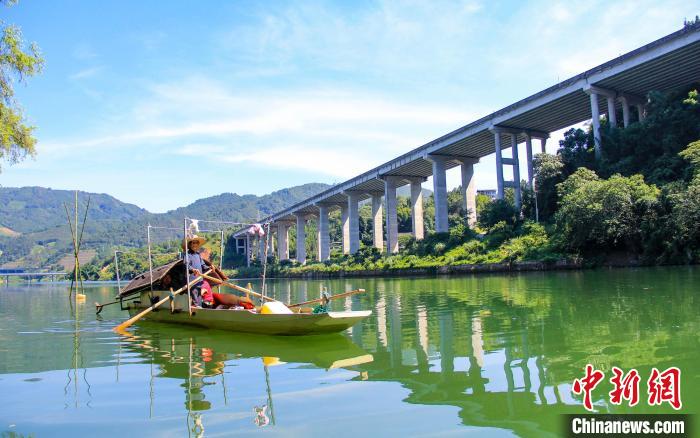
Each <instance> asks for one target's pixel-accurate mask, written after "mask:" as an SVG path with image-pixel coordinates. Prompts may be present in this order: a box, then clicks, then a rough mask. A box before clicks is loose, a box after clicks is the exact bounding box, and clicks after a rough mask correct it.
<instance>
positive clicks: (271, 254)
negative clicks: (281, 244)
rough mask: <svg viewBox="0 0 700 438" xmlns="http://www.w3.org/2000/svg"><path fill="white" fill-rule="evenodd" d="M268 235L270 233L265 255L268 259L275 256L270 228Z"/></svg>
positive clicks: (272, 232)
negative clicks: (266, 254) (268, 256)
mask: <svg viewBox="0 0 700 438" xmlns="http://www.w3.org/2000/svg"><path fill="white" fill-rule="evenodd" d="M268 233H270V236H269V239H270V240H268V247H267V253H268V254H269V255H270V257H274V256H275V235H274V231H273V229H272V226H270V227H269V229H268Z"/></svg>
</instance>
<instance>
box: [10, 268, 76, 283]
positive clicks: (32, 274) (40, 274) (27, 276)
mask: <svg viewBox="0 0 700 438" xmlns="http://www.w3.org/2000/svg"><path fill="white" fill-rule="evenodd" d="M12 271H19V272H7V271H5V272H0V276H2V277H5V284H9V283H10V277H15V278H17V277H18V278H23V279H26V280H27V281H28V282H30V283H31V281H32V278H37V279H39V278H44V277H51V281H52V282H53V281H56V277H58V278H61V277H64V276H66V275H67V272H24V271H23V270H21V269H17V270H12Z"/></svg>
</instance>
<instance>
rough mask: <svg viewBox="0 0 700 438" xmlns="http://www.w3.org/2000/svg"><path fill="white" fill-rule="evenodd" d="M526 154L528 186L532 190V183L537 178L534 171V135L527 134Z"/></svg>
mask: <svg viewBox="0 0 700 438" xmlns="http://www.w3.org/2000/svg"><path fill="white" fill-rule="evenodd" d="M525 152H526V155H527V158H526V159H527V185H528V187H530V189H532V187H533V185H532V181H533V179H534V178H535V172H534V171H533V170H532V135H530V134H529V133H527V132H526V133H525Z"/></svg>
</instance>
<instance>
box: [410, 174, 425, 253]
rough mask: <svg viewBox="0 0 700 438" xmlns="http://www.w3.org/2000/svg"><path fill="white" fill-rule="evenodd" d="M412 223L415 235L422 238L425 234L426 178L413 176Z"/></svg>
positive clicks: (419, 238) (416, 237) (418, 238)
mask: <svg viewBox="0 0 700 438" xmlns="http://www.w3.org/2000/svg"><path fill="white" fill-rule="evenodd" d="M410 181H411V225H412V229H413V237H414V238H415V239H416V240H422V239H423V237H424V235H425V229H424V226H423V186H422V185H421V184H422V183H423V181H425V178H422V177H419V178H411V180H410Z"/></svg>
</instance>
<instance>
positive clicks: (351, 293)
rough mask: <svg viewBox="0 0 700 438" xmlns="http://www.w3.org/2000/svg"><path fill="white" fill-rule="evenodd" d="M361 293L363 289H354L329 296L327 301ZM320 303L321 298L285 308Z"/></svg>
mask: <svg viewBox="0 0 700 438" xmlns="http://www.w3.org/2000/svg"><path fill="white" fill-rule="evenodd" d="M363 292H365V290H364V289H355V290H351V291H349V292H343V293H342V294H336V295H331V296H329V297H328V300H329V301H330V300H335V299H337V298H343V297H349V296H350V295H355V294H361V293H363ZM321 301H323V298H316V299H315V300H311V301H304V302H303V303H296V304H290V305H289V306H287V307H289V308H292V307H301V306H305V305H307V304H315V303H320V302H321Z"/></svg>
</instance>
